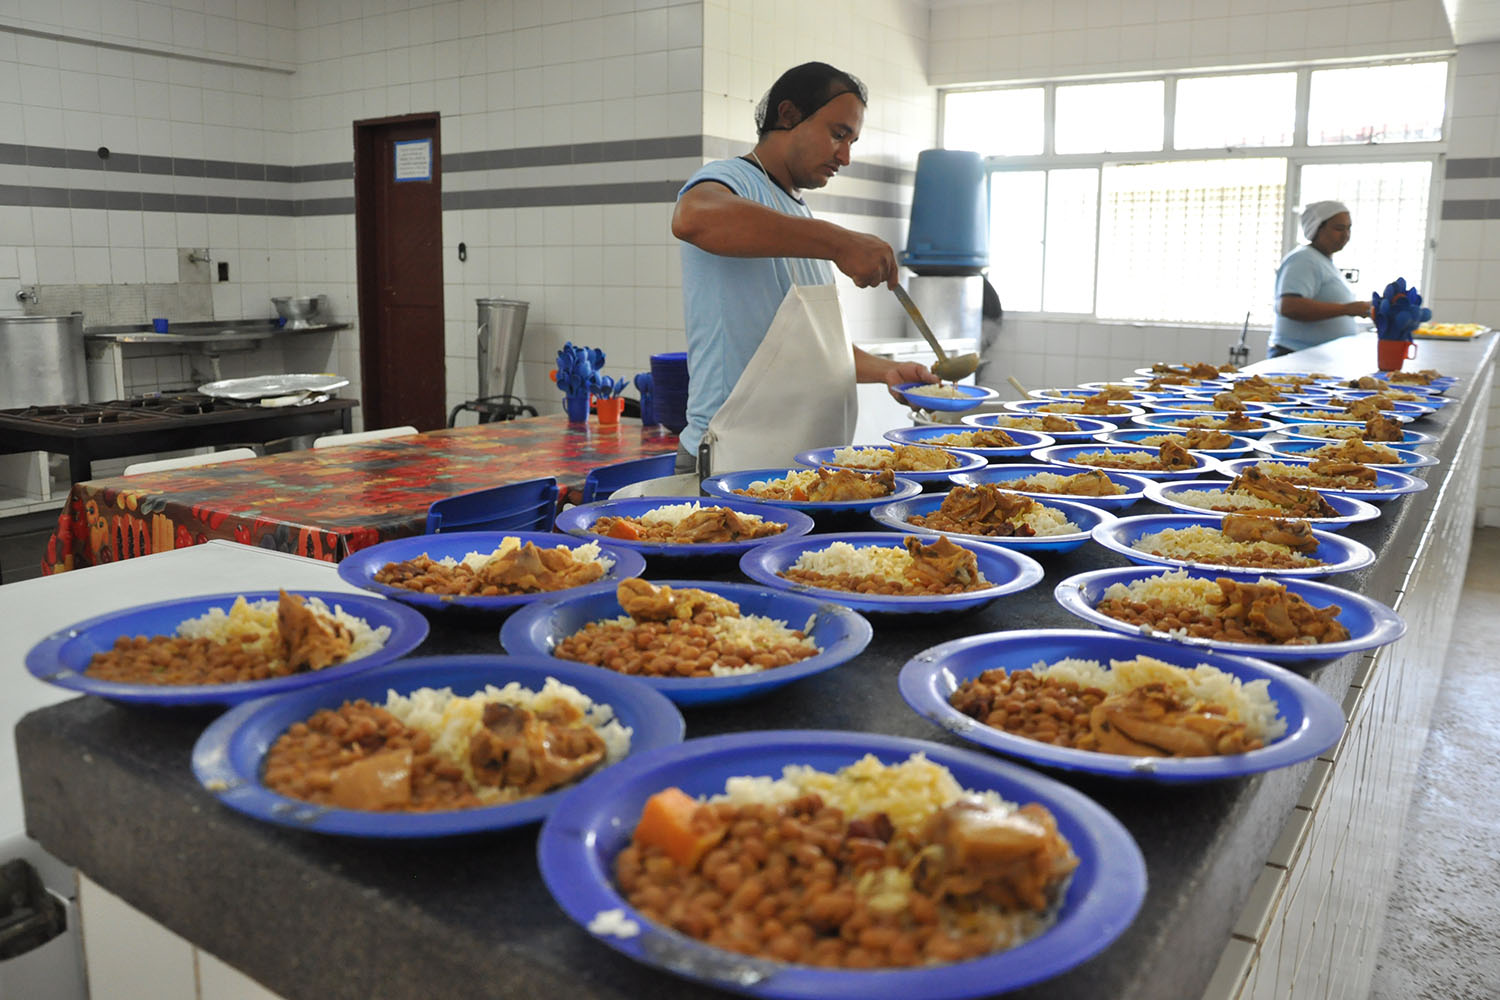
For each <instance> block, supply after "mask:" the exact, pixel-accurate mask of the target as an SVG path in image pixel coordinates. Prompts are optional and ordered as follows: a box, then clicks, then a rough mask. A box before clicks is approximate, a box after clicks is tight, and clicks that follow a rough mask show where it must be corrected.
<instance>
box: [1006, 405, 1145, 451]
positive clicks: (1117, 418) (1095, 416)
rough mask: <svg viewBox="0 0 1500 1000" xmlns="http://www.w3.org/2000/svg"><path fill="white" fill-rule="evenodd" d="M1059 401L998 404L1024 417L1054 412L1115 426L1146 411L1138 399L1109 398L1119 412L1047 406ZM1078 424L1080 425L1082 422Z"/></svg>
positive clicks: (1058, 414) (1062, 415)
mask: <svg viewBox="0 0 1500 1000" xmlns="http://www.w3.org/2000/svg"><path fill="white" fill-rule="evenodd" d="M1059 403H1064V404H1065V401H1064V400H1059V399H1013V400H1010V401H1008V402H1005V403H1002V404H1000V405H1001V406H1004V407H1005V408H1006V409H1007V410H1009V411H1010V412H1011V413H1018V414H1020V415H1022V416H1026V417H1041V416H1046V415H1047V414H1048V413H1054V412H1055V415H1056V416H1059V417H1062V418H1063V419H1065V420H1079V419H1083V418H1085V417H1086V418H1087V419H1089V420H1102V421H1104V422H1105V423H1107V424H1113V425H1115V426H1119V425H1120V424H1124V423H1128V422H1129V421H1130V418H1131V417H1138V416H1140V415H1141V414H1143V413H1145V412H1146V411H1145V410H1144V409H1142V407H1144V406H1146V405H1147V404H1146V403H1145V402H1144V401H1140V400H1137V401H1136V402H1133V403H1121V402H1119V401H1118V400H1111V401H1110V404H1109V405H1110V406H1118V407H1119V408H1120V412H1119V413H1088V414H1081V413H1062V412H1056V411H1053V410H1051V409H1049V407H1053V406H1057V405H1058V404H1059ZM1079 426H1082V424H1080V425H1079ZM1052 436H1053V437H1055V438H1057V439H1058V440H1059V441H1061V440H1062V438H1061V437H1059V436H1058V435H1056V434H1053V435H1052Z"/></svg>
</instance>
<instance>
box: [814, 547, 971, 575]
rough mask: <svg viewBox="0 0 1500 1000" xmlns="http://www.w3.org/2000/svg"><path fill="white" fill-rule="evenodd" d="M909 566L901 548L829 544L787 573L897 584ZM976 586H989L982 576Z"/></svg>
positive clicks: (906, 555)
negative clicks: (873, 578)
mask: <svg viewBox="0 0 1500 1000" xmlns="http://www.w3.org/2000/svg"><path fill="white" fill-rule="evenodd" d="M911 564H912V558H911V555H910V553H908V552H907V551H906V549H904V548H896V547H885V546H880V545H867V546H864V547H862V548H856V547H855V546H853V545H851V544H849V543H848V542H832V543H830V544H829V545H828V546H827V547H826V548H822V549H809V550H807V551H806V552H803V553H802V554H801V555H799V556H798V557H797V561H796V562H794V563H792V565H790V566H788V567H787V569H788V570H794V569H800V570H804V571H805V572H808V573H821V574H822V575H824V576H838V575H839V574H848V575H849V576H870V577H875V578H876V579H880V580H888V581H890V582H892V583H899V582H901V581H903V580H905V579H906V576H905V573H904V571H905V570H906V568H907V567H908V566H910V565H911ZM975 582H976V583H978V584H981V585H987V584H988V583H989V581H987V580H986V579H985V578H984V574H982V573H981V574H980V575H979V579H978V580H976V581H975Z"/></svg>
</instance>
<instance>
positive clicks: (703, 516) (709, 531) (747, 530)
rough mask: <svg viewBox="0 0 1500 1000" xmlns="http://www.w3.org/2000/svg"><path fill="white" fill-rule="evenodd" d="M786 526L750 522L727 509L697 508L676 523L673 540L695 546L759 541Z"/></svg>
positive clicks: (767, 522) (764, 522)
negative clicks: (684, 539)
mask: <svg viewBox="0 0 1500 1000" xmlns="http://www.w3.org/2000/svg"><path fill="white" fill-rule="evenodd" d="M785 527H786V525H784V524H775V523H772V522H770V521H750V520H746V519H745V518H743V517H741V516H740V515H739V513H738V512H737V511H733V510H730V509H729V508H728V507H700V508H699V509H698V510H695V511H693V512H692V513H691V514H689V515H688V516H687V517H685V518H683V519H682V520H681V521H679V522H678V524H677V530H676V532H674V537H676V538H686V539H687V540H688V541H690V542H693V543H695V544H699V545H712V544H715V543H723V542H735V541H740V540H741V539H746V538H762V537H764V536H766V535H774V534H776V533H777V532H779V531H782V530H783V529H784V528H785Z"/></svg>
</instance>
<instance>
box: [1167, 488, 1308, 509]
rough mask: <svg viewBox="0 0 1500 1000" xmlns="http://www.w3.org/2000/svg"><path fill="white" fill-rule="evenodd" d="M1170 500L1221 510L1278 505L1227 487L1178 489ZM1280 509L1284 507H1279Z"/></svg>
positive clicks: (1190, 505) (1191, 505)
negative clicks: (1220, 488) (1219, 488)
mask: <svg viewBox="0 0 1500 1000" xmlns="http://www.w3.org/2000/svg"><path fill="white" fill-rule="evenodd" d="M1171 498H1172V500H1173V501H1175V502H1177V503H1183V504H1187V505H1188V506H1189V507H1199V508H1201V509H1203V510H1221V509H1226V508H1231V509H1234V510H1264V509H1265V508H1267V507H1280V505H1279V504H1276V503H1273V502H1272V501H1270V500H1263V499H1261V498H1260V497H1257V496H1252V495H1251V494H1249V493H1235V492H1234V491H1232V490H1229V489H1222V490H1179V491H1177V492H1176V493H1173V494H1172V497H1171ZM1281 509H1282V510H1286V508H1284V507H1281Z"/></svg>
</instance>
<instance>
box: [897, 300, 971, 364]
mask: <svg viewBox="0 0 1500 1000" xmlns="http://www.w3.org/2000/svg"><path fill="white" fill-rule="evenodd" d="M891 291H893V292H895V293H896V298H898V299H900V300H901V308H903V309H905V310H906V315H908V316H910V317H911V321H912V322H913V323H915V324H916V327H917V331H918V332H919V333H921V334H922V336H923V337H926V338H927V343H929V344H931V345H932V352H933V353H934V354H936V355H937V362H936V363H934V364H933V366H932V374H934V375H936V376H937V377H938V378H940V379H946V380H947V381H949V382H957V381H958V380H959V379H961V378H965V377H966V376H969V375H972V374H974V369H976V368H978V367H979V355H977V354H960V355H957V356H955V357H949V356H948V355H947V354H945V353H943V348H942V345H940V344H939V343H938V340H937V337H935V336H933V333H932V327H930V326H928V325H927V320H926V319H924V318H923V317H922V310H920V309H918V308H917V304H916V303H915V302H913V301H912V300H911V296H910V295H907V294H906V289H904V288H902V287H901V286H900V285H895V286H893V287H892V288H891Z"/></svg>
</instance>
